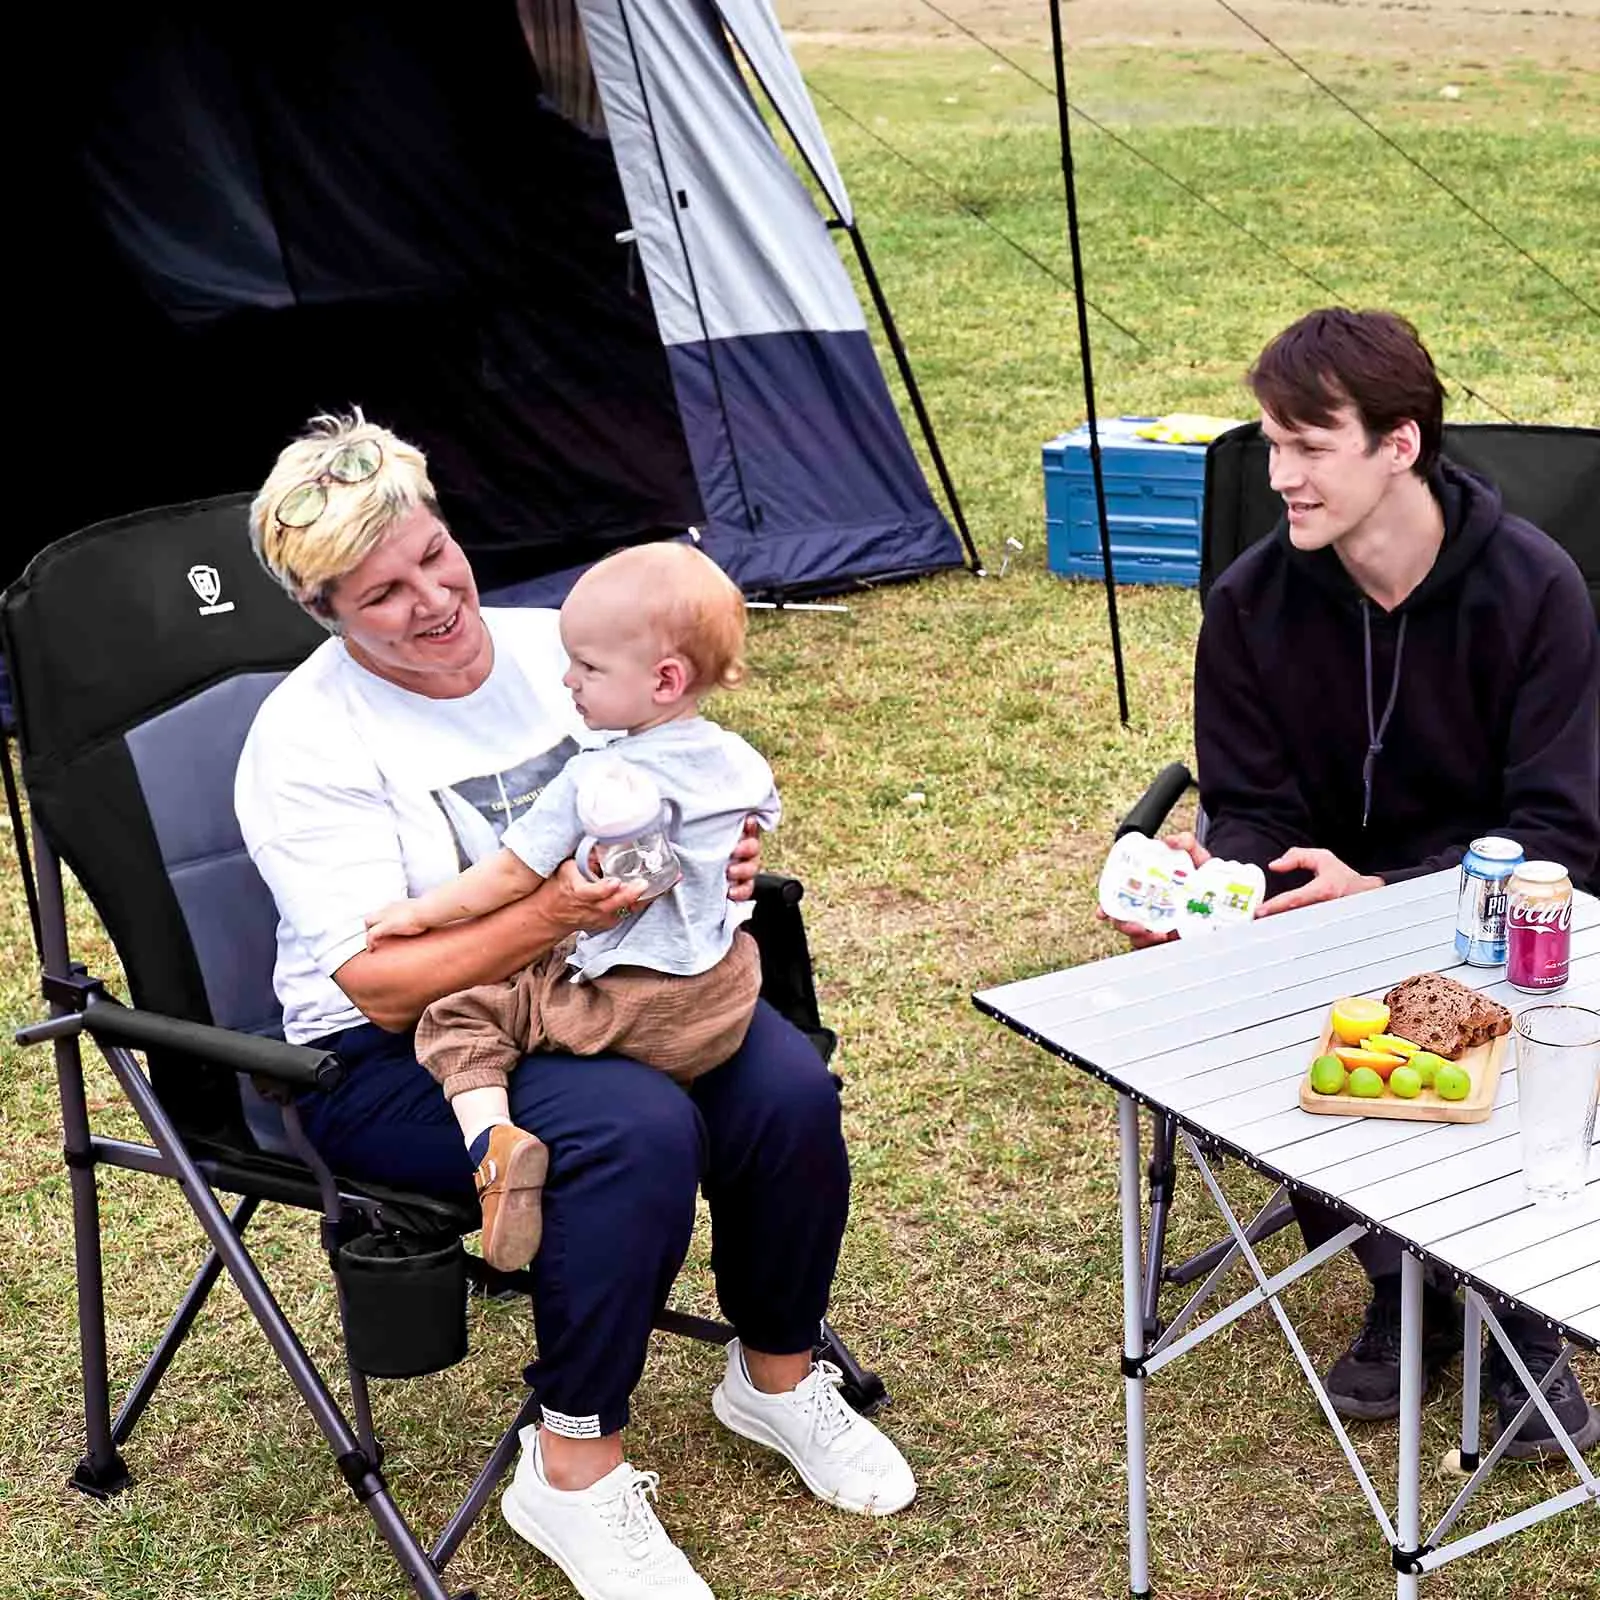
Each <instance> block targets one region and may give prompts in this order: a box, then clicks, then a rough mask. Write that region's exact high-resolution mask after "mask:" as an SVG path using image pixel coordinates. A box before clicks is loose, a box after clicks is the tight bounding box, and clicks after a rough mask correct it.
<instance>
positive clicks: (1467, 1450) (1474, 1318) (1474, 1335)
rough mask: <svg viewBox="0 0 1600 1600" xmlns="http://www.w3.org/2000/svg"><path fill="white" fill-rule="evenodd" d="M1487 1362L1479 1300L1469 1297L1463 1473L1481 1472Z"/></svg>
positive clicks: (1464, 1359)
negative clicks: (1480, 1440)
mask: <svg viewBox="0 0 1600 1600" xmlns="http://www.w3.org/2000/svg"><path fill="white" fill-rule="evenodd" d="M1482 1362H1483V1316H1482V1314H1481V1313H1480V1312H1479V1310H1478V1297H1477V1296H1476V1295H1473V1294H1469V1295H1468V1296H1467V1311H1466V1316H1465V1318H1464V1319H1463V1321H1462V1326H1461V1470H1462V1471H1463V1472H1476V1471H1477V1470H1478V1459H1479V1458H1478V1413H1479V1411H1480V1410H1481V1409H1482V1406H1483V1396H1482V1394H1481V1393H1480V1392H1479V1391H1480V1388H1481V1384H1480V1376H1481V1372H1482Z"/></svg>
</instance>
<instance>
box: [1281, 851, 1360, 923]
mask: <svg viewBox="0 0 1600 1600" xmlns="http://www.w3.org/2000/svg"><path fill="white" fill-rule="evenodd" d="M1267 871H1268V872H1309V873H1310V874H1311V881H1310V882H1309V883H1303V884H1301V885H1300V887H1299V888H1298V889H1286V890H1284V892H1283V893H1282V894H1275V895H1273V897H1272V898H1271V899H1270V900H1268V901H1266V902H1265V903H1264V904H1263V905H1262V907H1261V909H1260V910H1259V911H1258V912H1257V913H1256V915H1257V916H1259V917H1275V916H1277V914H1278V913H1279V912H1280V911H1297V910H1299V908H1300V907H1301V906H1314V905H1316V904H1317V903H1318V902H1319V901H1323V900H1342V899H1343V898H1344V897H1345V896H1346V895H1347V894H1364V893H1366V891H1367V890H1368V889H1381V888H1382V887H1383V879H1382V878H1374V877H1368V876H1365V875H1363V874H1362V873H1359V872H1357V871H1356V870H1355V868H1354V867H1347V866H1346V865H1345V864H1344V862H1342V861H1341V860H1340V859H1339V858H1338V856H1336V855H1335V854H1334V853H1333V851H1331V850H1315V849H1310V848H1308V847H1306V846H1304V845H1296V846H1295V847H1294V848H1293V849H1292V850H1285V851H1284V852H1283V854H1282V855H1281V856H1279V857H1278V859H1277V860H1276V861H1269V862H1268V863H1267Z"/></svg>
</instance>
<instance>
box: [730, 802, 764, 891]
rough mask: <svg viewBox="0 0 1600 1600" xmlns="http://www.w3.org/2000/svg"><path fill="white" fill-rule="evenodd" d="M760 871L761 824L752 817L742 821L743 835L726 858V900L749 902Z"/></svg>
mask: <svg viewBox="0 0 1600 1600" xmlns="http://www.w3.org/2000/svg"><path fill="white" fill-rule="evenodd" d="M760 870H761V824H760V823H759V822H757V821H756V819H755V818H754V817H746V818H745V819H744V833H743V834H742V835H741V836H740V839H739V842H738V844H736V845H735V846H734V847H733V854H732V855H731V856H730V857H729V858H728V898H729V899H730V900H749V899H751V898H753V897H754V895H755V892H756V874H757V873H758V872H760Z"/></svg>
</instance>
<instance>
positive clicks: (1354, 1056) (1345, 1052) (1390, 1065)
mask: <svg viewBox="0 0 1600 1600" xmlns="http://www.w3.org/2000/svg"><path fill="white" fill-rule="evenodd" d="M1333 1053H1334V1054H1335V1055H1336V1056H1338V1058H1339V1059H1340V1060H1341V1061H1342V1062H1344V1064H1345V1065H1346V1066H1347V1067H1348V1068H1349V1069H1350V1070H1351V1071H1352V1072H1354V1071H1355V1070H1356V1068H1357V1067H1371V1068H1372V1070H1373V1071H1374V1072H1376V1073H1377V1074H1378V1076H1379V1077H1380V1078H1382V1079H1383V1081H1384V1082H1385V1083H1387V1082H1388V1081H1389V1074H1390V1073H1391V1072H1393V1071H1394V1069H1395V1068H1396V1067H1403V1066H1404V1065H1405V1064H1406V1058H1405V1057H1404V1056H1391V1055H1388V1054H1386V1053H1385V1052H1384V1051H1382V1050H1359V1049H1353V1048H1350V1047H1348V1046H1347V1047H1345V1048H1344V1049H1340V1050H1335V1051H1334V1052H1333Z"/></svg>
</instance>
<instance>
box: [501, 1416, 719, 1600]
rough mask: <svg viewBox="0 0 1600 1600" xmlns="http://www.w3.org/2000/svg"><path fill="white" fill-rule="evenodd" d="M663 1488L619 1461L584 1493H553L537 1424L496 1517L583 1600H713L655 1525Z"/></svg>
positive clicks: (527, 1432) (525, 1435)
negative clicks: (544, 1558)
mask: <svg viewBox="0 0 1600 1600" xmlns="http://www.w3.org/2000/svg"><path fill="white" fill-rule="evenodd" d="M660 1481H661V1480H660V1476H659V1474H657V1473H654V1472H639V1471H638V1470H636V1469H635V1468H633V1467H630V1466H629V1465H628V1463H627V1462H626V1461H624V1462H623V1463H622V1465H621V1466H619V1467H613V1468H612V1470H611V1471H610V1472H608V1473H607V1474H606V1475H605V1477H603V1478H602V1479H601V1480H600V1481H599V1482H598V1483H596V1484H592V1485H591V1486H590V1487H589V1488H587V1489H575V1490H566V1489H553V1488H551V1487H550V1484H549V1483H548V1482H547V1481H546V1479H545V1475H544V1464H543V1462H541V1461H540V1459H539V1429H538V1427H537V1426H536V1425H535V1426H530V1427H527V1428H524V1429H523V1430H522V1456H521V1459H520V1460H519V1461H518V1462H517V1470H516V1475H515V1476H514V1477H513V1478H512V1480H511V1487H510V1488H509V1489H507V1490H506V1492H505V1493H504V1494H503V1495H502V1496H501V1497H500V1510H501V1513H502V1514H503V1515H504V1517H505V1519H506V1521H507V1522H509V1523H510V1524H511V1526H512V1528H513V1529H514V1530H515V1531H516V1532H518V1533H520V1534H521V1535H522V1537H523V1538H524V1539H526V1540H527V1541H528V1543H529V1544H531V1545H532V1546H533V1547H534V1548H535V1549H536V1550H542V1551H543V1552H544V1553H545V1554H546V1555H547V1556H549V1557H550V1559H551V1560H552V1561H553V1562H555V1564H556V1565H557V1566H558V1567H560V1568H561V1570H562V1571H563V1572H564V1573H566V1575H567V1577H568V1578H570V1579H571V1580H572V1587H573V1588H574V1589H576V1590H577V1591H578V1593H579V1594H580V1595H581V1596H582V1597H583V1600H715V1597H714V1596H713V1595H712V1593H711V1590H710V1589H709V1588H707V1586H706V1584H705V1581H704V1580H703V1579H702V1578H701V1576H700V1574H699V1573H697V1572H696V1571H695V1570H694V1568H693V1567H691V1566H690V1565H689V1558H688V1557H687V1556H686V1555H684V1553H683V1551H681V1550H680V1549H679V1548H678V1547H677V1545H675V1544H674V1543H673V1542H672V1540H671V1539H669V1538H668V1537H667V1530H666V1529H665V1528H663V1527H662V1526H661V1523H660V1522H659V1521H658V1520H657V1518H656V1514H655V1511H654V1509H653V1508H652V1506H651V1504H650V1502H651V1501H652V1500H654V1499H655V1497H656V1486H657V1485H658V1484H659V1482H660Z"/></svg>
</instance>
